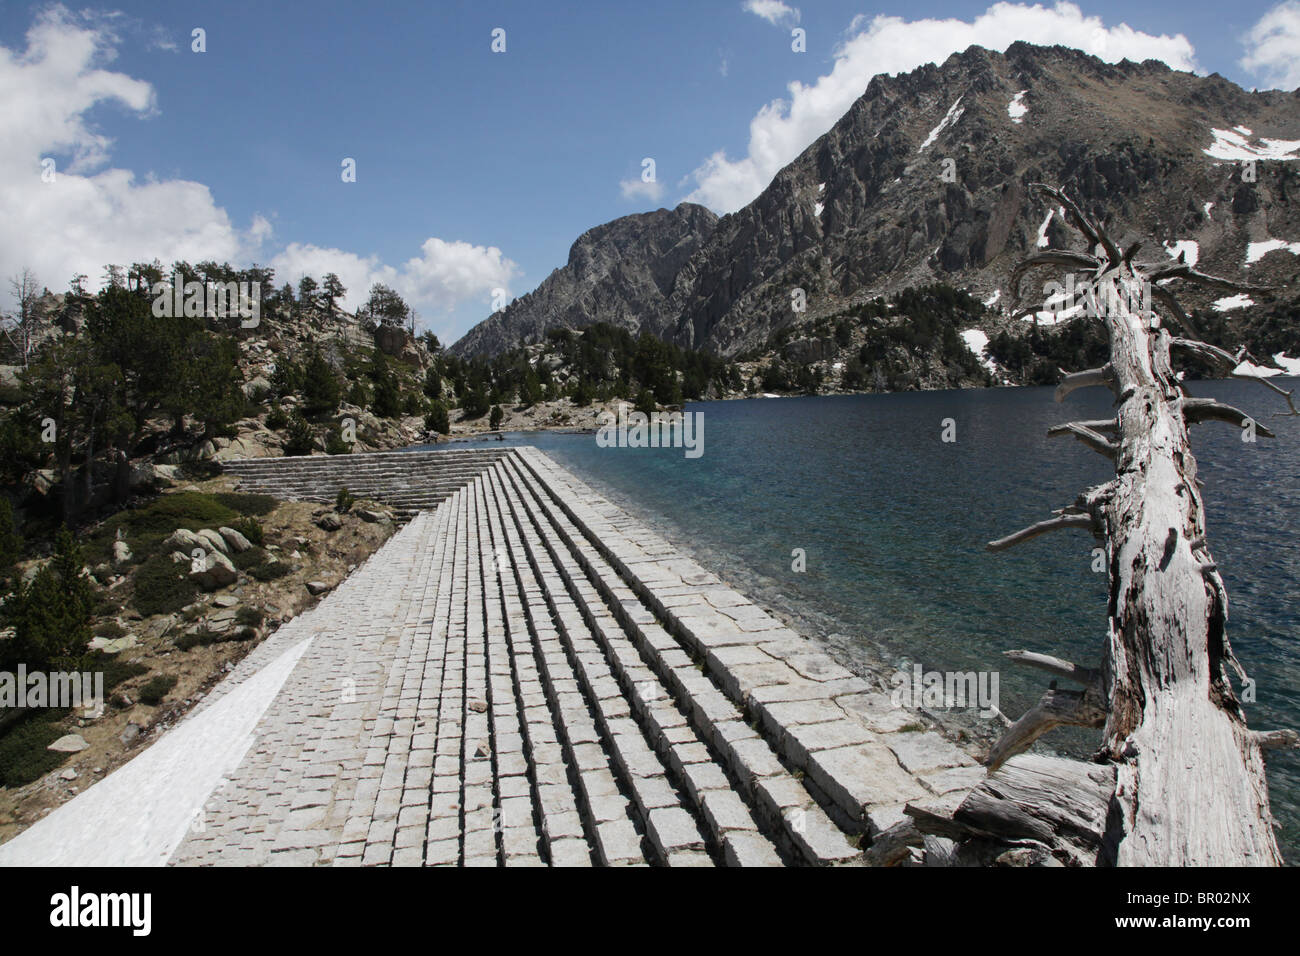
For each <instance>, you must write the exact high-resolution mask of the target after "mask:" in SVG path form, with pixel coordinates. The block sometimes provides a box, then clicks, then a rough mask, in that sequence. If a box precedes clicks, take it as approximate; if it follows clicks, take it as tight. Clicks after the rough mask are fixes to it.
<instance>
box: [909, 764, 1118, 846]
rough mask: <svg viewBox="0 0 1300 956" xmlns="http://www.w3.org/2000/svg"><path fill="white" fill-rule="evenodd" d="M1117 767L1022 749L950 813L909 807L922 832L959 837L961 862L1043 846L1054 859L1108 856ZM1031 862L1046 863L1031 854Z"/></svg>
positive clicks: (926, 806) (928, 807) (924, 807)
mask: <svg viewBox="0 0 1300 956" xmlns="http://www.w3.org/2000/svg"><path fill="white" fill-rule="evenodd" d="M1114 792H1115V768H1113V767H1110V766H1106V765H1104V764H1088V763H1083V762H1082V761H1078V760H1068V759H1065V758H1063V757H1048V756H1043V755H1041V754H1021V755H1020V756H1017V757H1014V758H1012V759H1011V760H1009V761H1007V762H1006V764H1004V765H1003V766H1002V767H1001V769H999V770H998V771H996V772H995V773H990V774H989V775H988V776H987V777H986V778H985V779H984V781H983V782H981V783H980V785H979V786H977V787H976V788H975V789H974V790H972V791H971V792H970V793H969V794H968V795H967V796H966V798H965V799H964V800H962V801H961V802H960V803H959V804H958V805H957V807H956V808H955V809H954V810H952V811H951V812H946V811H945V809H944V808H943V807H941V806H940V807H936V806H934V805H919V806H913V805H909V806H907V807H906V808H905V811H904V812H905V813H907V815H908V816H910V817H911V818H912V819H913V820H914V821H915V823H916V828H917V829H918V830H920V831H921V832H922V833H930V834H935V835H936V836H942V837H947V838H948V839H951V840H956V841H958V844H959V846H960V847H961V849H960V850H959V851H958V854H957V858H958V862H963V861H964V862H982V863H1003V864H1007V863H1011V864H1015V865H1022V864H1023V863H1024V862H1026V861H1025V860H1024V859H1023V858H1016V857H1015V856H1012V857H1008V856H1007V851H1008V849H1011V850H1013V851H1014V850H1021V851H1032V850H1034V849H1041V850H1043V851H1044V853H1045V855H1046V856H1048V857H1049V858H1050V859H1051V860H1053V861H1055V862H1056V863H1061V864H1065V865H1067V866H1096V865H1098V864H1104V863H1107V862H1110V857H1111V852H1110V850H1109V848H1108V847H1107V820H1108V816H1109V813H1110V807H1111V800H1112V797H1113V794H1114ZM1031 862H1041V861H1038V860H1033V861H1031Z"/></svg>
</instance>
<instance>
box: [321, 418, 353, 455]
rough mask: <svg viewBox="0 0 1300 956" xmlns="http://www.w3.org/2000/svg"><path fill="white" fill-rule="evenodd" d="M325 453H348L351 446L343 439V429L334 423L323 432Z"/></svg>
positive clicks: (350, 451) (350, 452) (350, 450)
mask: <svg viewBox="0 0 1300 956" xmlns="http://www.w3.org/2000/svg"><path fill="white" fill-rule="evenodd" d="M325 454H327V455H350V454H352V446H351V445H350V444H349V443H347V442H345V441H344V440H343V431H342V429H340V428H339V426H338V425H335V426H334V427H333V428H331V429H330V430H329V431H328V432H326V434H325Z"/></svg>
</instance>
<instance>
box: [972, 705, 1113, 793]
mask: <svg viewBox="0 0 1300 956" xmlns="http://www.w3.org/2000/svg"><path fill="white" fill-rule="evenodd" d="M1099 701H1100V696H1099V694H1098V692H1097V691H1096V690H1095V689H1094V688H1091V687H1090V688H1088V689H1085V690H1082V691H1074V690H1058V689H1057V688H1055V687H1053V688H1051V689H1050V690H1048V691H1047V693H1045V694H1044V695H1043V697H1042V699H1041V700H1039V702H1038V703H1037V704H1035V705H1034V706H1033V707H1031V708H1030V709H1029V710H1027V711H1026V712H1025V714H1024V716H1022V717H1021V718H1020V719H1019V720H1017V721H1016V722H1015V723H1014V724H1013V725H1012V727H1011V729H1010V730H1008V731H1007V732H1006V733H1005V734H1003V735H1002V737H1001V739H999V740H998V742H997V743H996V744H994V745H993V749H992V750H990V751H989V755H988V759H987V760H985V762H984V765H985V766H986V767H988V771H989V773H992V772H993V771H995V770H997V769H998V768H999V767H1001V766H1002V765H1003V764H1004V763H1006V762H1007V760H1008V759H1010V758H1011V757H1014V756H1015V755H1016V754H1018V753H1021V752H1022V751H1025V750H1028V749H1029V747H1030V745H1031V744H1033V742H1034V741H1035V740H1037V739H1038V738H1039V737H1041V736H1043V734H1045V733H1047V732H1048V731H1049V730H1052V729H1053V728H1055V727H1062V726H1072V727H1101V726H1102V725H1104V724H1105V723H1106V710H1105V708H1103V707H1102V706H1101V704H1100V702H1099Z"/></svg>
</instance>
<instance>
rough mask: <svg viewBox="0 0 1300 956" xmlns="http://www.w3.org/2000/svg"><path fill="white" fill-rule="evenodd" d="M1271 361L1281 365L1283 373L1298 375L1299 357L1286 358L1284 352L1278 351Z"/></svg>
mask: <svg viewBox="0 0 1300 956" xmlns="http://www.w3.org/2000/svg"><path fill="white" fill-rule="evenodd" d="M1273 361H1274V362H1276V363H1277V364H1278V365H1280V366H1282V374H1283V375H1300V358H1287V354H1286V353H1285V352H1278V353H1277V354H1276V355H1274V356H1273Z"/></svg>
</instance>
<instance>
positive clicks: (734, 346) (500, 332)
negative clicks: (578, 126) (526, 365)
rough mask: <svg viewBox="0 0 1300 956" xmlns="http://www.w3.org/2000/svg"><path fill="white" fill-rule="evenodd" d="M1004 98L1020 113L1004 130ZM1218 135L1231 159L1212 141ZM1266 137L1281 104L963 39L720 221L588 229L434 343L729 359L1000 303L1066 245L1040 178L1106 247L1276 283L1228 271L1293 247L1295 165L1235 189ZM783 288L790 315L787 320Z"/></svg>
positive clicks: (1284, 279)
mask: <svg viewBox="0 0 1300 956" xmlns="http://www.w3.org/2000/svg"><path fill="white" fill-rule="evenodd" d="M1021 91H1025V92H1024V94H1023V95H1019V94H1020V93H1021ZM1013 101H1016V102H1018V103H1019V104H1020V105H1021V106H1023V107H1025V108H1026V110H1027V112H1025V113H1024V114H1023V115H1021V116H1018V117H1013V116H1012V115H1011V112H1010V111H1009V110H1008V107H1009V106H1010V105H1011V103H1012V102H1013ZM1017 119H1018V120H1019V122H1017V121H1016V120H1017ZM945 120H946V122H945ZM1234 127H1237V128H1238V129H1237V130H1236V131H1234ZM1241 129H1245V130H1247V132H1246V133H1242V132H1241ZM1215 130H1220V131H1223V133H1224V134H1226V136H1225V135H1216V133H1215V132H1214V131H1215ZM1234 136H1235V137H1237V138H1238V139H1239V140H1240V141H1241V142H1243V143H1244V144H1245V145H1244V146H1239V147H1236V148H1235V149H1232V148H1230V146H1229V145H1225V144H1226V143H1228V141H1230V140H1231V138H1232V137H1234ZM1264 139H1271V140H1291V141H1294V140H1297V139H1300V94H1298V93H1281V92H1265V93H1250V92H1247V91H1245V90H1243V89H1241V88H1240V87H1238V86H1236V85H1235V84H1233V83H1231V82H1229V81H1227V80H1225V79H1223V78H1222V77H1220V76H1218V75H1214V76H1209V77H1198V76H1194V75H1192V74H1190V73H1180V72H1176V71H1173V70H1171V69H1169V68H1168V67H1167V66H1165V65H1164V64H1162V63H1158V62H1155V61H1147V62H1145V63H1131V62H1128V61H1125V62H1122V63H1118V64H1108V63H1105V62H1103V61H1102V60H1099V59H1097V58H1095V57H1091V56H1088V55H1087V54H1084V53H1081V52H1079V51H1076V50H1070V49H1066V48H1064V47H1037V46H1031V45H1029V44H1025V43H1016V44H1013V45H1012V46H1010V47H1009V48H1008V49H1007V52H1006V53H1005V54H1001V53H996V52H990V51H988V50H985V49H983V48H980V47H971V48H970V49H968V50H966V51H965V52H964V53H960V54H955V55H953V56H951V57H949V59H948V60H947V61H945V62H944V63H943V64H942V65H941V66H933V65H930V66H924V67H921V68H919V69H917V70H915V71H913V72H911V73H908V74H904V75H900V76H897V77H888V76H878V77H876V78H875V79H873V80H872V81H871V84H870V85H869V86H868V87H867V89H866V91H865V92H864V93H863V95H862V96H861V97H860V98H859V99H858V100H857V101H856V102H855V103H854V104H853V106H852V107H851V108H850V109H849V111H848V112H847V113H846V114H845V115H844V116H843V117H842V118H841V119H840V120H839V121H838V122H837V123H836V124H835V126H834V127H833V128H832V129H830V130H829V131H828V132H827V133H826V134H825V135H824V136H822V137H821V138H820V139H818V140H817V141H816V142H814V143H813V144H812V145H811V146H809V147H808V148H807V149H806V150H805V151H804V152H803V153H802V154H801V155H800V156H798V157H797V158H796V159H795V160H794V161H793V162H791V163H790V164H789V165H788V166H786V167H785V168H784V169H782V170H781V171H780V172H779V173H777V174H776V176H775V177H774V178H773V180H772V182H771V184H770V185H769V186H768V187H767V188H766V189H765V190H764V191H763V192H762V193H761V194H760V195H759V196H758V197H757V198H756V199H754V200H753V201H752V202H751V203H750V204H749V205H747V206H745V207H744V208H742V209H740V210H738V211H737V212H735V213H732V214H730V215H728V216H725V217H723V218H722V219H721V220H718V221H716V222H714V221H713V220H712V219H711V214H708V213H707V211H706V210H702V209H700V208H699V207H687V206H679V207H678V208H677V209H676V210H674V211H672V212H671V213H670V212H668V211H666V210H660V211H659V212H656V213H647V214H645V215H644V216H639V217H638V216H628V217H624V218H623V219H617V220H614V221H613V222H611V223H608V224H606V225H605V226H600V227H597V228H596V229H593V230H591V231H589V232H587V233H586V234H585V235H583V236H582V237H581V238H580V239H579V240H578V242H576V243H574V246H573V250H572V251H571V252H570V256H569V263H568V265H566V266H565V267H564V268H562V269H559V270H556V272H554V273H552V275H551V276H550V278H548V279H547V280H546V281H544V282H543V283H542V284H541V285H540V286H539V287H538V288H537V289H536V290H535V291H534V292H532V293H530V294H529V295H525V296H523V297H521V298H520V299H518V300H516V301H515V302H514V303H512V304H511V305H510V307H508V308H507V309H505V310H504V311H502V312H499V313H497V314H496V315H494V316H492V317H491V318H490V319H488V320H486V321H485V322H483V323H480V324H479V325H478V326H476V327H475V328H474V329H472V330H471V331H470V332H469V334H467V335H466V336H465V337H464V338H463V339H461V340H460V341H459V342H457V343H456V344H455V345H454V346H453V347H452V350H453V351H454V352H456V353H458V354H461V355H469V354H493V353H495V352H499V351H501V350H502V349H504V348H507V347H511V346H515V345H518V344H521V343H527V342H532V341H537V340H538V338H539V336H540V335H542V334H543V333H544V331H545V329H547V328H550V327H553V326H556V325H567V326H571V327H580V326H585V325H588V324H590V323H592V322H595V321H608V322H611V323H613V324H616V325H624V326H626V327H628V328H630V329H633V330H638V329H643V330H646V331H650V332H652V333H655V334H657V335H660V336H661V337H663V338H666V339H670V340H673V341H675V342H677V343H678V344H680V345H686V346H691V347H694V348H704V349H708V350H710V351H713V352H716V353H718V354H721V355H724V356H735V355H737V354H740V353H743V352H745V351H747V350H749V349H752V348H756V347H759V346H761V345H762V344H763V343H764V342H765V341H766V340H767V337H768V336H769V334H770V333H771V332H772V331H774V330H776V329H779V328H782V327H783V326H785V325H787V324H789V323H790V322H791V321H793V320H794V319H796V318H798V319H807V318H810V317H815V316H817V315H824V314H831V313H833V312H836V311H839V310H841V309H843V308H844V307H845V306H847V305H851V304H853V303H854V302H857V301H861V300H863V299H866V298H869V297H872V296H875V295H880V294H887V293H890V292H894V291H897V290H899V289H901V288H905V287H907V286H913V285H921V284H925V283H929V282H935V281H941V282H946V283H948V284H950V285H954V286H959V287H967V288H970V289H972V290H973V291H975V292H976V293H977V294H978V295H979V296H980V298H982V299H988V298H989V297H991V296H992V294H993V293H994V292H995V291H998V292H1000V293H1001V295H1000V297H999V306H1000V307H1006V306H1007V305H1008V303H1009V300H1010V298H1011V295H1010V292H1009V290H1008V289H1007V288H1006V277H1007V275H1008V274H1009V272H1010V271H1011V269H1012V267H1013V266H1014V264H1015V263H1016V262H1017V261H1018V260H1019V259H1021V258H1023V257H1024V256H1025V255H1027V254H1029V253H1031V252H1033V251H1034V249H1035V248H1036V247H1037V246H1038V243H1039V236H1040V230H1041V231H1042V235H1044V236H1045V237H1046V239H1048V240H1050V241H1051V242H1052V244H1053V245H1061V244H1062V243H1063V242H1068V237H1067V236H1066V234H1065V233H1064V232H1063V231H1062V229H1063V227H1062V224H1061V223H1060V222H1059V219H1058V217H1057V216H1052V218H1051V220H1050V221H1048V215H1049V213H1051V212H1052V210H1051V208H1050V207H1049V206H1048V205H1046V203H1045V202H1044V201H1043V200H1042V198H1041V197H1040V196H1039V195H1038V194H1037V193H1036V192H1034V191H1031V190H1030V189H1029V188H1028V186H1029V184H1030V183H1033V182H1040V181H1045V182H1050V183H1054V184H1057V185H1061V186H1064V187H1065V189H1066V190H1067V191H1068V192H1069V193H1070V194H1071V195H1072V196H1074V198H1075V199H1076V200H1079V201H1080V202H1081V204H1082V205H1083V206H1084V208H1085V209H1086V210H1087V211H1088V212H1090V213H1093V214H1095V215H1098V217H1099V218H1101V217H1103V216H1108V217H1110V218H1111V220H1112V222H1114V223H1117V224H1118V226H1117V227H1116V228H1115V229H1114V231H1115V232H1116V233H1117V235H1116V238H1117V239H1119V240H1121V241H1122V243H1123V244H1124V245H1125V246H1127V244H1128V243H1129V242H1132V241H1135V240H1138V239H1143V240H1149V237H1151V236H1156V237H1159V238H1160V239H1161V240H1162V241H1164V242H1168V243H1173V242H1179V241H1194V242H1195V243H1197V246H1198V250H1199V262H1198V263H1197V265H1198V268H1201V269H1203V270H1204V271H1208V272H1212V273H1216V274H1220V275H1226V276H1230V277H1231V276H1237V277H1242V276H1248V277H1249V278H1250V279H1251V280H1252V281H1256V282H1269V283H1271V284H1274V285H1283V286H1285V285H1287V284H1288V282H1289V280H1291V279H1292V277H1293V276H1294V275H1295V273H1296V271H1297V268H1296V267H1297V264H1298V263H1300V257H1296V256H1293V255H1291V254H1290V253H1289V252H1285V253H1284V252H1274V253H1270V254H1269V256H1267V257H1265V259H1263V260H1261V261H1260V262H1259V263H1257V264H1255V265H1253V266H1251V267H1250V268H1249V269H1248V270H1247V269H1244V266H1245V252H1246V247H1247V244H1248V243H1249V242H1251V241H1262V240H1263V239H1264V238H1278V237H1287V238H1294V237H1295V236H1297V235H1300V188H1298V187H1300V181H1298V180H1297V175H1296V170H1295V169H1293V168H1292V167H1294V166H1296V165H1297V163H1296V162H1278V161H1270V162H1264V161H1260V162H1259V163H1258V170H1257V177H1256V181H1255V182H1243V177H1242V170H1241V167H1240V164H1239V163H1237V162H1235V161H1232V160H1233V159H1234V158H1235V157H1236V156H1237V155H1240V156H1242V157H1244V158H1248V157H1249V155H1250V152H1251V150H1260V149H1261V148H1264V147H1265V146H1266V144H1264V143H1263V142H1262V141H1263V140H1264ZM1216 144H1217V146H1216ZM1207 151H1208V152H1207ZM1291 155H1293V156H1294V155H1296V151H1295V150H1292V151H1291ZM1207 204H1213V205H1211V206H1210V211H1209V212H1208V213H1207V212H1206V205H1207ZM685 210H690V211H691V212H692V214H693V215H694V216H695V217H696V218H695V220H694V228H693V229H691V230H689V231H687V230H686V229H685V225H686V223H685V221H684V220H681V221H679V223H678V224H676V228H677V229H678V231H677V232H675V233H674V232H672V229H671V228H670V227H673V226H674V223H673V222H671V221H670V220H669V219H668V218H667V217H670V216H677V217H679V220H680V217H682V216H683V215H684V211H685ZM697 210H698V211H697ZM652 236H653V238H652ZM673 236H676V237H677V241H676V242H675V243H672V244H667V245H666V240H668V239H669V238H671V237H673ZM1141 255H1142V257H1143V258H1144V259H1146V260H1149V261H1155V260H1158V259H1160V258H1162V257H1163V256H1164V255H1165V253H1164V251H1163V250H1161V249H1160V248H1159V247H1156V248H1145V249H1144V250H1143V251H1142V254H1141ZM1031 281H1034V280H1033V279H1032V278H1031V279H1030V280H1027V282H1026V291H1028V289H1029V282H1031ZM796 288H799V289H803V290H804V292H805V294H806V298H807V311H806V312H805V313H804V314H802V315H799V314H797V313H795V312H794V311H793V309H792V306H791V297H792V292H793V290H794V289H796ZM1214 297H1215V296H1213V295H1210V296H1207V297H1206V299H1204V300H1200V301H1198V300H1196V299H1195V298H1192V299H1191V301H1189V302H1188V303H1185V304H1186V305H1191V306H1204V305H1206V304H1207V303H1208V301H1209V300H1210V299H1212V298H1214Z"/></svg>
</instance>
